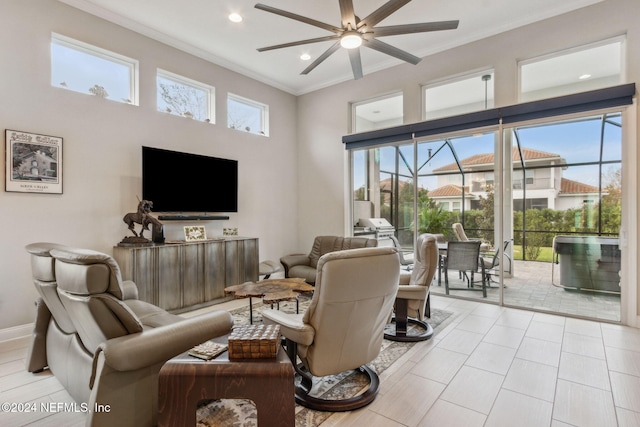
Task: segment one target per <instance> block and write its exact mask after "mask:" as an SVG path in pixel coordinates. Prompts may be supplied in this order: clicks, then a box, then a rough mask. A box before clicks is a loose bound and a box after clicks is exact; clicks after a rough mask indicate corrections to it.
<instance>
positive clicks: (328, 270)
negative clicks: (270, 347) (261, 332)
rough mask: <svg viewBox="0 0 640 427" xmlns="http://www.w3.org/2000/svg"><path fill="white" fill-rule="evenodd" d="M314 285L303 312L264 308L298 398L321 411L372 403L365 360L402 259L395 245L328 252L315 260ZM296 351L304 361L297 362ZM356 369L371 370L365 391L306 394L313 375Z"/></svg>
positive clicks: (374, 380)
mask: <svg viewBox="0 0 640 427" xmlns="http://www.w3.org/2000/svg"><path fill="white" fill-rule="evenodd" d="M317 268H318V274H317V281H316V289H315V291H314V293H313V297H312V299H311V303H310V305H309V308H308V309H307V310H306V311H305V312H304V314H299V315H296V314H287V313H284V312H281V311H278V310H264V311H263V312H262V316H263V321H264V322H265V323H266V324H278V325H280V331H281V333H282V335H284V337H285V339H286V348H287V353H288V355H289V357H290V359H291V360H292V363H293V364H294V366H295V368H296V372H297V374H298V375H299V376H300V377H301V382H300V383H299V384H297V385H296V388H295V390H296V391H295V394H296V401H297V402H298V403H299V404H301V405H303V406H306V407H309V408H312V409H316V410H321V411H350V410H353V409H357V408H360V407H363V406H365V405H367V404H369V403H371V402H372V401H373V400H374V399H375V397H376V394H377V392H378V388H379V384H380V383H379V379H378V376H377V375H376V373H375V372H374V371H372V370H371V369H370V368H369V367H367V366H366V365H365V364H366V363H369V362H371V361H372V360H373V359H375V358H376V357H377V356H378V354H379V352H380V347H381V345H382V339H383V334H384V326H385V324H386V323H387V320H388V318H389V313H390V312H391V310H392V308H393V301H394V300H395V298H396V292H397V290H398V280H399V276H400V260H399V257H398V253H397V249H396V248H393V247H380V248H360V249H353V250H344V251H336V252H330V253H328V254H325V255H324V256H322V257H321V258H320V260H319V262H318V267H317ZM297 357H299V358H300V360H301V361H302V365H303V367H299V366H297V362H296V360H297V359H296V358H297ZM355 369H359V370H360V371H362V372H364V373H365V374H367V375H368V376H369V379H370V386H369V388H368V389H367V391H366V392H364V393H362V394H360V395H359V396H357V397H353V398H349V399H345V400H324V399H321V398H317V397H312V396H309V391H310V390H311V388H312V385H313V384H312V376H316V377H321V376H326V375H334V374H338V373H341V372H344V371H348V370H355Z"/></svg>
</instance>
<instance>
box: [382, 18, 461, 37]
mask: <svg viewBox="0 0 640 427" xmlns="http://www.w3.org/2000/svg"><path fill="white" fill-rule="evenodd" d="M459 23H460V21H440V22H424V23H422V24H407V25H391V26H388V27H376V28H374V29H373V36H374V37H384V36H397V35H401V34H413V33H426V32H429V31H442V30H455V29H456V28H458V24H459Z"/></svg>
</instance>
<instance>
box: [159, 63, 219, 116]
mask: <svg viewBox="0 0 640 427" xmlns="http://www.w3.org/2000/svg"><path fill="white" fill-rule="evenodd" d="M157 91H158V101H157V103H158V111H162V112H166V113H169V114H174V115H176V116H182V117H187V118H189V119H194V120H199V121H201V122H210V123H215V111H214V105H215V88H214V87H212V86H209V85H207V84H204V83H200V82H197V81H195V80H191V79H188V78H186V77H183V76H180V75H178V74H173V73H170V72H168V71H164V70H158V77H157Z"/></svg>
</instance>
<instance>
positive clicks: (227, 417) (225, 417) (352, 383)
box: [196, 296, 451, 427]
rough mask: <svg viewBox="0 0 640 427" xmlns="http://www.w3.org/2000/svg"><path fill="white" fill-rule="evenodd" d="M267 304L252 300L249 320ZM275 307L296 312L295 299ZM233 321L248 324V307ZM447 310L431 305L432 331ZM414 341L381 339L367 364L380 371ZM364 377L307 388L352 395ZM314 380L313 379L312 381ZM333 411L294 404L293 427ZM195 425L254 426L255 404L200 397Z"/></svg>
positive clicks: (312, 425) (308, 425)
mask: <svg viewBox="0 0 640 427" xmlns="http://www.w3.org/2000/svg"><path fill="white" fill-rule="evenodd" d="M309 301H310V298H309V297H305V296H302V297H301V298H300V300H299V308H298V309H299V311H300V313H303V312H304V310H305V309H306V308H307V306H308V305H309ZM265 308H269V306H268V305H263V304H262V303H261V302H258V303H256V302H255V301H254V303H253V323H254V324H260V323H262V315H261V312H262V310H263V309H265ZM279 309H280V310H281V311H285V312H288V313H295V312H296V303H295V302H285V303H281V304H280V307H279ZM231 314H232V315H233V318H234V324H235V325H247V324H249V307H245V308H241V309H237V310H233V311H231ZM450 316H451V313H450V312H448V311H444V310H438V309H431V318H430V320H429V324H431V326H432V327H433V329H434V333H437V331H438V330H440V329H442V328H443V327H444V326H445V325H446V324H448V323H449V321H450V319H451V317H450ZM415 344H416V343H412V342H395V341H389V340H386V339H385V340H383V341H382V348H381V350H380V354H379V355H378V357H377V358H376V359H375V360H373V361H372V362H371V363H369V364H368V366H369V367H370V368H372V369H373V370H374V371H376V372H377V373H378V375H380V374H381V373H382V372H384V371H385V370H386V369H387V368H389V366H391V365H392V364H393V363H394V362H395V361H396V360H398V359H399V358H400V357H401V356H402V355H404V354H405V353H406V352H407V351H409V350H410V349H411V347H413V346H414V345H415ZM367 381H368V380H367V378H366V376H364V375H363V374H359V373H356V372H347V373H343V374H340V375H334V376H330V377H325V378H323V379H322V381H318V382H317V383H318V384H317V385H314V389H313V390H312V392H311V395H313V396H321V397H323V398H325V399H327V398H328V399H338V398H344V397H350V396H355V395H356V394H358V393H359V392H360V391H361V390H362V389H363V388H364V387H366V386H367V384H368V383H367ZM314 383H315V381H314ZM332 414H333V413H332V412H323V411H314V410H311V409H308V408H304V407H302V406H299V405H296V427H317V426H320V425H321V424H322V423H323V422H324V421H326V420H327V419H328V418H329V417H330V416H331V415H332ZM196 419H197V426H198V427H213V426H216V427H221V426H224V427H254V426H257V425H258V423H257V412H256V407H255V405H254V404H253V402H251V401H250V400H244V399H220V400H207V401H202V402H201V403H200V405H199V406H198V409H197V413H196Z"/></svg>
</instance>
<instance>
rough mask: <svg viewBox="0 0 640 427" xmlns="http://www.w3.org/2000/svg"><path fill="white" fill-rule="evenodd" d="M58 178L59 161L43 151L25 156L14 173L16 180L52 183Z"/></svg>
mask: <svg viewBox="0 0 640 427" xmlns="http://www.w3.org/2000/svg"><path fill="white" fill-rule="evenodd" d="M57 176H58V161H57V160H56V159H54V158H52V157H50V156H48V155H46V154H44V153H43V152H41V151H34V152H31V153H29V154H27V155H25V156H24V157H23V158H22V159H21V161H20V165H18V167H16V168H14V171H13V178H14V179H25V180H47V181H51V180H56V179H57Z"/></svg>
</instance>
